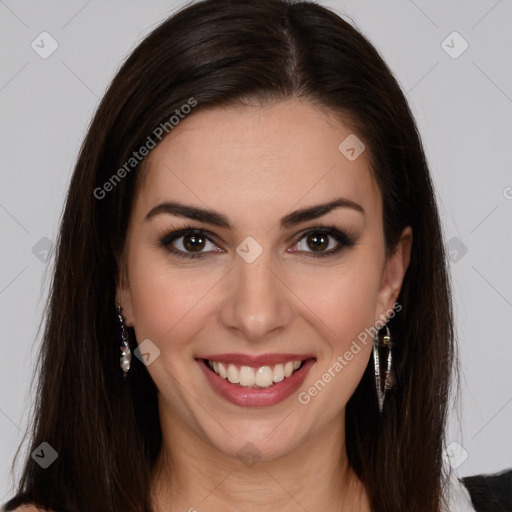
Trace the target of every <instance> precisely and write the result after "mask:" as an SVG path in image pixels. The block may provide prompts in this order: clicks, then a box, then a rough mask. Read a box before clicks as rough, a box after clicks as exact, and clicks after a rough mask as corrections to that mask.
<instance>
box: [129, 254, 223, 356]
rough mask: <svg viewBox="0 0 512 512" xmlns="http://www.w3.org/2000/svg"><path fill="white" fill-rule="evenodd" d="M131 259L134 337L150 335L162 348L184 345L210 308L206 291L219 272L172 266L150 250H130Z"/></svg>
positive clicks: (208, 292) (199, 325) (140, 337)
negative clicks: (134, 251)
mask: <svg viewBox="0 0 512 512" xmlns="http://www.w3.org/2000/svg"><path fill="white" fill-rule="evenodd" d="M130 263H131V266H130V291H131V297H132V308H133V322H134V326H135V332H136V336H137V340H138V341H139V342H140V341H142V340H144V339H146V338H149V339H150V340H151V341H153V342H154V343H155V344H156V345H157V346H158V347H159V348H161V350H162V351H163V350H168V349H169V348H170V347H171V346H172V347H173V348H176V347H178V346H180V345H186V344H187V341H188V340H190V339H191V338H192V337H193V336H194V333H195V332H196V331H199V330H200V328H201V322H199V321H198V319H199V318H200V317H204V316H206V315H207V310H208V309H209V308H211V305H210V304H211V302H210V301H209V295H212V292H213V291H214V290H213V289H214V285H215V283H216V281H217V280H218V276H215V275H213V273H212V272H208V271H201V272H193V271H191V270H190V269H184V268H183V269H179V268H176V267H175V268H173V267H172V266H171V265H170V263H169V262H168V261H166V258H165V257H159V258H155V256H154V252H153V251H151V250H148V251H144V250H141V251H139V252H138V253H135V254H133V257H132V259H131V261H130ZM198 274H199V275H200V277H199V278H198ZM210 300H211V299H210Z"/></svg>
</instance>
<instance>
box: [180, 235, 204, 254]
mask: <svg viewBox="0 0 512 512" xmlns="http://www.w3.org/2000/svg"><path fill="white" fill-rule="evenodd" d="M182 238H183V242H182V243H183V247H185V249H186V250H187V251H190V252H197V251H201V250H202V249H204V246H205V244H206V238H205V237H204V236H201V235H185V236H183V237H182Z"/></svg>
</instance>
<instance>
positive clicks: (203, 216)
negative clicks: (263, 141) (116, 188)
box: [146, 197, 365, 229]
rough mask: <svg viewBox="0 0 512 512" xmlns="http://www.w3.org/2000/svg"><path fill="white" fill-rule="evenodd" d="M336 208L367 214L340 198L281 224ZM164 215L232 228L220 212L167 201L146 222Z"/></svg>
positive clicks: (297, 213)
mask: <svg viewBox="0 0 512 512" xmlns="http://www.w3.org/2000/svg"><path fill="white" fill-rule="evenodd" d="M335 208H349V209H351V210H355V211H357V212H359V213H361V214H362V215H364V214H365V211H364V209H363V207H362V206H361V205H359V204H358V203H355V202H354V201H351V200H350V199H346V198H344V197H339V198H337V199H335V200H333V201H330V202H328V203H324V204H318V205H315V206H309V207H307V208H301V209H300V210H295V211H294V212H292V213H289V214H287V215H285V216H284V217H282V218H281V220H280V222H279V224H280V226H281V228H283V229H285V228H289V227H291V226H294V225H296V224H300V223H301V222H306V221H308V220H313V219H317V218H318V217H322V216H323V215H326V214H327V213H329V212H330V211H332V210H334V209H335ZM164 213H166V214H169V215H175V216H177V217H185V218H187V219H193V220H197V221H200V222H205V223H208V224H213V225H214V226H219V227H222V228H231V225H230V223H229V221H228V219H227V217H225V216H224V215H222V214H221V213H219V212H216V211H214V210H209V209H205V208H198V207H195V206H188V205H184V204H182V203H179V202H175V201H165V202H163V203H160V204H158V205H157V206H155V207H154V208H152V209H151V210H150V211H149V213H148V214H147V215H146V220H150V219H151V218H153V217H155V216H157V215H160V214H164Z"/></svg>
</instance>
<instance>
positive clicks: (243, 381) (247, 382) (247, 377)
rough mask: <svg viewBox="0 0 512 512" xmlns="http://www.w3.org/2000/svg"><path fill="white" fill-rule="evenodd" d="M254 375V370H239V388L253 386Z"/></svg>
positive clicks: (247, 367)
mask: <svg viewBox="0 0 512 512" xmlns="http://www.w3.org/2000/svg"><path fill="white" fill-rule="evenodd" d="M255 379H256V375H255V374H254V370H253V369H252V368H251V367H249V366H242V367H241V368H240V386H254V381H255Z"/></svg>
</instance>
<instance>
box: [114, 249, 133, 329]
mask: <svg viewBox="0 0 512 512" xmlns="http://www.w3.org/2000/svg"><path fill="white" fill-rule="evenodd" d="M118 268H119V271H118V272H119V273H118V275H117V279H116V309H117V306H118V305H119V304H121V307H122V308H123V316H124V319H125V325H126V326H128V327H133V306H132V293H131V289H130V280H129V278H128V265H127V262H126V258H125V256H124V254H123V255H122V256H121V258H119V262H118Z"/></svg>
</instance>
